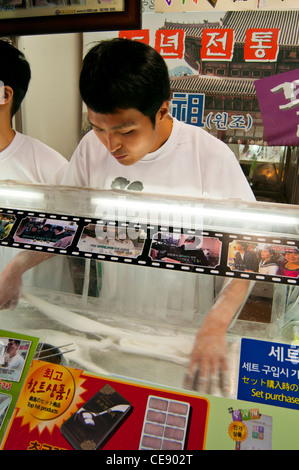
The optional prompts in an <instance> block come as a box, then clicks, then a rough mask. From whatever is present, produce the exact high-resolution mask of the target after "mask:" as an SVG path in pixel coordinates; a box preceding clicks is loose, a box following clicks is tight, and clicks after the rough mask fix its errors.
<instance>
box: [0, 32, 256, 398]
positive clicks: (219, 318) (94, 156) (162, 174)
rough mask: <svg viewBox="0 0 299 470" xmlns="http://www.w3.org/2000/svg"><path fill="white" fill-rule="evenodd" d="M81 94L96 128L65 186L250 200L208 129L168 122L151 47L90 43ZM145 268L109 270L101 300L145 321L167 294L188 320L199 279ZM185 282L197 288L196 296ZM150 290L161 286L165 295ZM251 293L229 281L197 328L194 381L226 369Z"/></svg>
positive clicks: (163, 84) (234, 164) (166, 88)
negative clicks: (140, 313)
mask: <svg viewBox="0 0 299 470" xmlns="http://www.w3.org/2000/svg"><path fill="white" fill-rule="evenodd" d="M80 92H81V96H82V98H83V101H84V102H85V104H86V105H87V110H88V120H89V122H90V125H91V126H92V130H91V131H90V132H89V133H87V134H86V136H85V137H84V138H83V139H82V141H81V142H80V144H79V146H78V147H77V149H76V151H75V153H74V155H73V157H72V159H71V161H70V164H69V166H68V168H67V171H66V172H65V175H64V176H63V178H62V184H63V185H75V186H89V187H90V186H91V187H96V188H101V189H107V188H108V189H114V188H116V189H117V188H118V189H119V188H121V189H127V190H130V189H132V190H135V191H144V192H147V193H157V194H169V195H178V196H192V197H210V198H239V199H242V198H243V199H247V200H251V201H252V200H254V196H253V194H252V192H251V189H250V187H249V185H248V183H247V181H246V178H245V176H244V174H243V172H242V170H241V168H240V165H239V163H238V161H237V160H236V157H235V156H234V154H233V153H232V152H231V151H230V149H229V148H228V147H227V146H226V145H225V144H224V143H222V142H221V141H219V140H218V139H216V138H214V137H212V136H210V135H209V134H208V133H207V132H205V131H204V130H202V129H200V128H197V127H195V126H190V125H187V124H185V123H183V122H179V121H177V120H176V119H174V118H172V117H171V116H170V114H169V100H170V84H169V77H168V70H167V66H166V64H165V62H164V60H163V59H162V57H161V56H160V55H159V54H158V53H157V52H156V51H155V50H154V49H153V48H151V47H150V46H147V45H145V44H143V43H141V42H137V41H136V42H135V41H130V40H126V39H114V40H112V41H103V42H101V43H100V44H98V45H96V46H94V47H93V48H92V49H91V50H90V51H89V53H88V54H87V55H86V57H85V59H84V63H83V68H82V72H81V76H80ZM36 259H37V258H35V259H33V258H31V261H30V260H29V255H28V256H27V259H26V260H23V261H24V262H23V263H20V264H19V268H20V269H21V270H22V271H23V270H24V268H22V266H23V267H25V266H26V263H27V262H28V263H30V262H32V263H35V262H37V261H36ZM108 265H109V266H108ZM12 270H13V271H14V272H15V271H16V269H12ZM105 270H106V273H107V275H105ZM138 270H139V271H138ZM146 271H147V273H144V275H141V271H140V269H139V267H138V266H123V265H122V263H120V264H119V265H117V266H116V265H113V263H106V264H105V266H104V275H103V286H102V291H101V295H103V296H105V295H106V296H107V297H111V298H112V297H115V298H117V299H118V300H119V303H120V304H123V305H124V304H125V303H126V302H131V304H132V303H134V302H133V299H135V298H136V306H137V308H138V309H139V308H141V307H140V302H142V303H143V306H144V309H145V313H146V314H148V317H149V318H152V317H151V315H152V314H153V312H154V310H159V309H160V308H161V305H160V304H156V302H157V299H162V300H163V301H164V300H165V292H168V291H169V292H171V294H167V295H168V297H167V298H166V300H165V302H169V303H170V304H172V305H171V308H172V307H173V308H174V309H175V308H177V310H178V312H179V314H180V315H181V316H182V315H185V313H186V312H185V309H186V304H185V302H186V303H188V302H189V303H190V304H191V305H190V308H191V309H192V308H193V307H194V297H195V296H197V297H198V296H200V294H201V292H202V289H200V288H199V285H198V276H196V275H194V276H190V275H189V276H182V275H181V276H180V277H179V282H180V283H179V284H178V279H177V277H175V279H174V278H173V276H172V275H171V274H169V275H168V272H167V276H164V274H163V271H164V270H156V272H155V273H154V275H153V274H152V275H151V274H149V271H152V272H153V270H149V269H147V270H146ZM172 274H174V273H172ZM177 274H182V273H177ZM148 276H150V278H151V279H150V280H149V279H148ZM203 277H205V276H203ZM206 277H207V276H206ZM157 279H158V281H157ZM152 282H155V284H154V285H153V284H152ZM181 282H187V284H188V289H190V288H191V287H192V288H193V289H194V292H193V295H191V297H192V298H191V297H190V295H189V290H188V291H185V292H184V289H185V287H186V286H183V285H182V284H181ZM154 286H155V287H156V288H157V289H162V291H161V292H160V293H161V295H158V294H157V291H156V290H155V287H154ZM186 288H187V287H186ZM247 289H248V285H247V283H246V281H241V282H239V281H238V280H236V279H234V280H232V281H231V282H230V283H228V285H227V286H226V287H225V288H224V289H223V291H222V294H221V295H220V296H219V298H218V300H217V302H215V304H214V305H213V306H212V308H211V309H210V310H209V312H208V314H207V315H206V318H205V321H204V322H203V324H202V326H201V328H200V329H199V331H198V335H197V338H196V341H195V345H194V348H193V352H192V356H191V363H190V371H189V372H190V376H191V377H193V376H194V375H195V373H196V372H197V369H198V368H199V371H200V372H199V373H200V381H201V384H204V383H207V381H208V380H207V379H208V377H212V378H214V377H215V376H218V375H221V372H223V371H226V370H227V363H226V359H227V344H226V331H227V328H228V327H229V325H230V323H231V321H232V319H233V317H234V316H235V314H236V312H237V311H238V308H239V307H240V305H241V304H242V301H243V299H244V298H245V295H246V293H247ZM153 292H154V293H155V295H152V294H153ZM143 293H146V295H145V301H144V302H143V300H144V298H143V297H144V296H143ZM203 297H204V296H203ZM200 300H201V299H200ZM0 301H1V295H0ZM0 303H1V302H0ZM195 303H196V302H195ZM197 303H198V302H197ZM199 303H200V302H199ZM187 307H188V306H187ZM167 308H168V306H167ZM184 318H185V317H184ZM186 324H188V316H186ZM202 390H203V389H202ZM203 391H204V390H203Z"/></svg>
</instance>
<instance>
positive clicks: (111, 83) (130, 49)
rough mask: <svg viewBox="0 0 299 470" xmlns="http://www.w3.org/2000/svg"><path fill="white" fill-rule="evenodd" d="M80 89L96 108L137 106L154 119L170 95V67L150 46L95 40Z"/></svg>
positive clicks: (113, 109)
mask: <svg viewBox="0 0 299 470" xmlns="http://www.w3.org/2000/svg"><path fill="white" fill-rule="evenodd" d="M80 93H81V96H82V99H83V101H84V102H85V104H86V105H87V106H88V107H89V108H90V109H91V110H92V111H94V112H97V113H101V114H113V113H115V112H116V111H117V110H118V109H131V108H133V109H137V110H138V111H140V112H141V113H142V114H144V115H145V116H148V117H149V118H150V119H151V121H152V122H153V124H154V122H155V116H156V114H157V112H158V111H159V109H160V107H161V105H162V104H163V102H164V101H168V100H169V99H170V83H169V75H168V68H167V65H166V63H165V61H164V59H163V58H162V57H161V55H160V54H159V53H158V52H157V51H156V50H155V49H153V48H152V47H151V46H149V45H147V44H145V43H142V42H139V41H133V40H129V39H123V38H114V39H112V40H106V41H101V42H100V43H98V44H96V45H95V46H94V47H93V48H92V49H91V50H90V51H89V52H88V53H87V55H86V56H85V58H84V61H83V67H82V71H81V75H80Z"/></svg>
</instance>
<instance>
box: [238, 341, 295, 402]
mask: <svg viewBox="0 0 299 470" xmlns="http://www.w3.org/2000/svg"><path fill="white" fill-rule="evenodd" d="M238 399H240V400H246V401H254V402H258V403H265V404H267V405H274V406H280V407H284V408H293V409H297V410H299V346H298V345H297V346H296V345H292V344H281V343H272V342H270V341H259V340H253V339H247V338H243V339H242V342H241V355H240V369H239V384H238Z"/></svg>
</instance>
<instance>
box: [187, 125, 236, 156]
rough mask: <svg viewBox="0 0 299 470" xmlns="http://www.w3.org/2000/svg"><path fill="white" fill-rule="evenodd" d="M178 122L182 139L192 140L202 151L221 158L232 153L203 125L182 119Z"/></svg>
mask: <svg viewBox="0 0 299 470" xmlns="http://www.w3.org/2000/svg"><path fill="white" fill-rule="evenodd" d="M178 122H179V125H178V130H180V132H181V136H184V137H185V139H184V140H188V141H189V142H192V143H193V145H194V146H195V147H196V148H198V147H199V148H200V149H201V150H202V151H203V152H208V153H209V155H210V156H213V155H215V156H218V155H221V157H222V159H223V158H224V156H227V157H231V156H232V155H233V152H232V150H231V149H230V148H229V146H228V145H227V144H226V143H225V142H223V141H222V140H220V139H219V138H218V137H216V136H214V135H213V134H211V133H210V132H208V130H206V129H205V128H204V127H200V126H197V125H195V124H189V123H185V122H182V121H178Z"/></svg>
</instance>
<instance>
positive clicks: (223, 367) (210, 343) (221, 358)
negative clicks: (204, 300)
mask: <svg viewBox="0 0 299 470" xmlns="http://www.w3.org/2000/svg"><path fill="white" fill-rule="evenodd" d="M249 286H250V282H249V281H245V280H241V279H232V280H230V281H229V282H227V283H226V284H225V286H224V288H223V289H222V291H221V292H220V294H219V296H218V298H217V300H216V302H215V304H214V305H213V307H212V308H211V310H210V311H209V312H208V314H207V316H206V318H205V320H204V322H203V324H202V326H201V327H200V329H199V331H198V333H197V335H196V339H195V343H194V346H193V350H192V353H191V359H190V366H189V370H188V374H187V375H186V379H185V386H186V388H189V389H190V388H193V389H195V390H197V391H199V392H202V393H210V394H214V395H215V394H219V393H221V394H223V395H227V394H228V391H229V375H230V372H229V364H228V346H227V339H226V332H227V329H228V327H229V326H230V324H231V322H232V320H233V318H234V317H235V315H236V314H237V312H238V310H239V308H240V307H241V305H242V303H243V302H244V301H245V300H246V296H247V295H248V290H249Z"/></svg>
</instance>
